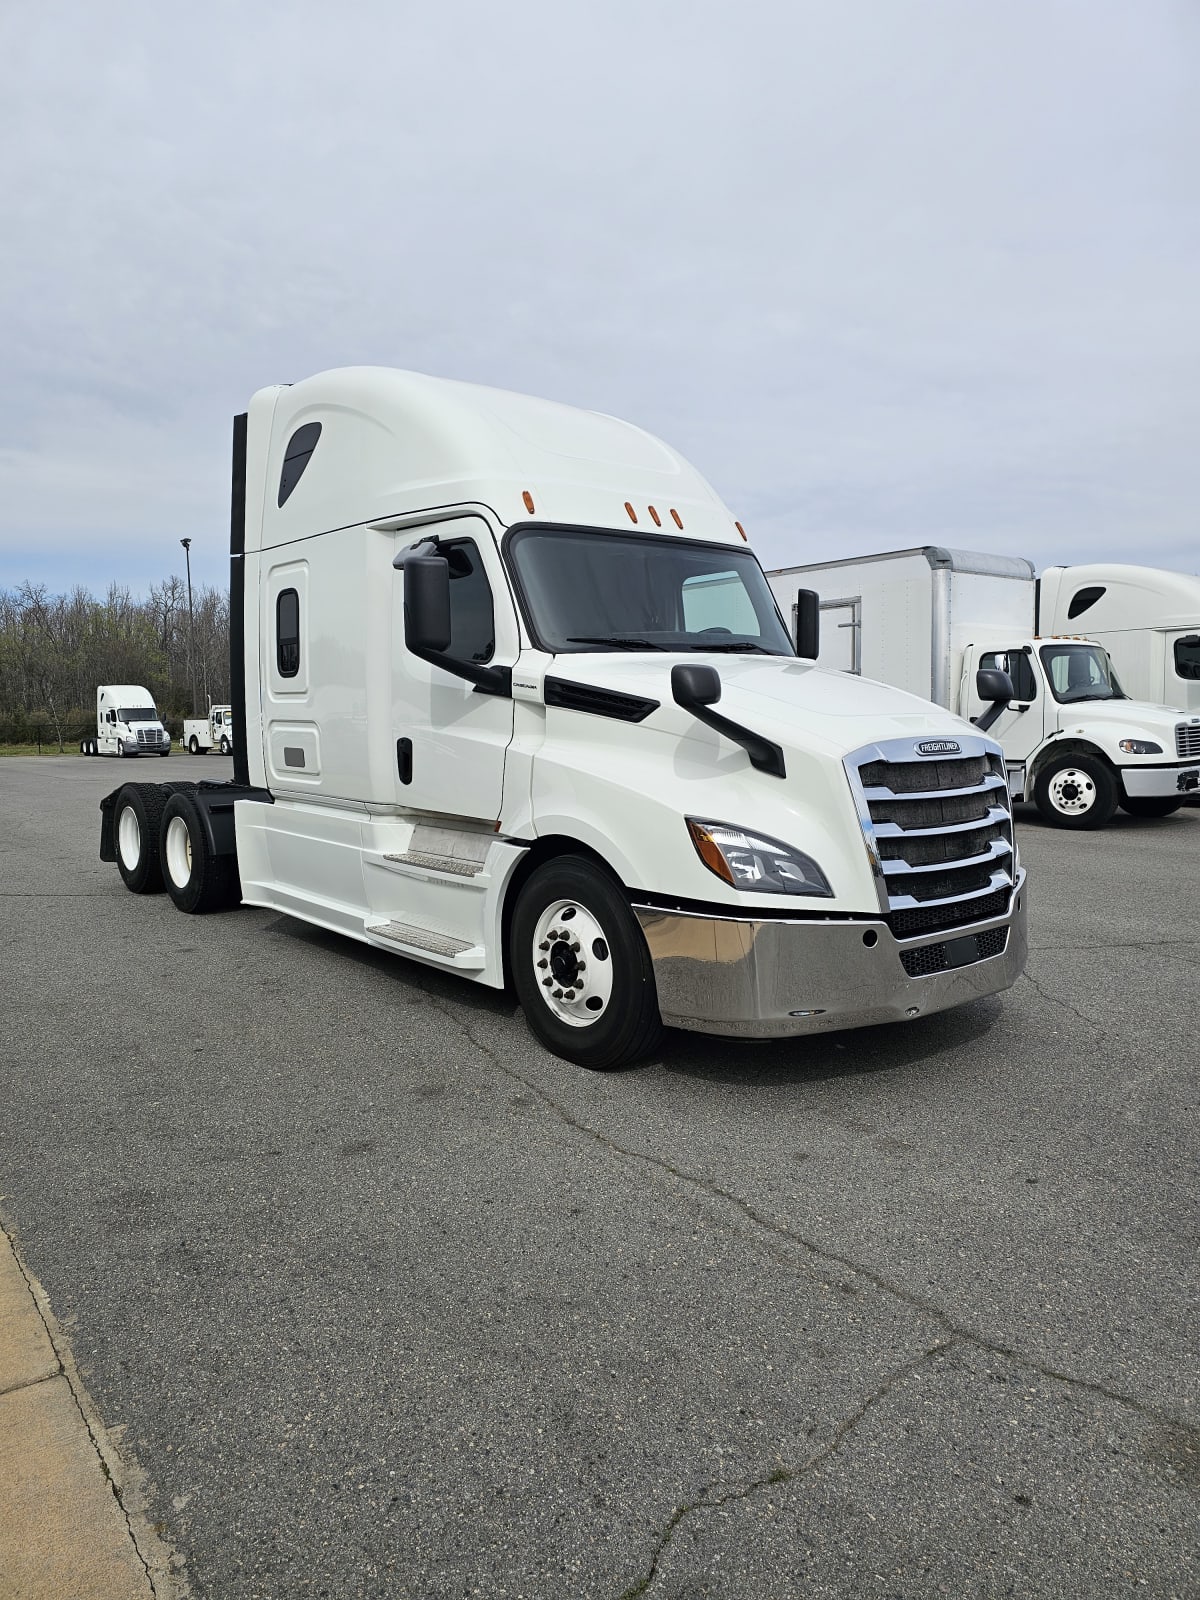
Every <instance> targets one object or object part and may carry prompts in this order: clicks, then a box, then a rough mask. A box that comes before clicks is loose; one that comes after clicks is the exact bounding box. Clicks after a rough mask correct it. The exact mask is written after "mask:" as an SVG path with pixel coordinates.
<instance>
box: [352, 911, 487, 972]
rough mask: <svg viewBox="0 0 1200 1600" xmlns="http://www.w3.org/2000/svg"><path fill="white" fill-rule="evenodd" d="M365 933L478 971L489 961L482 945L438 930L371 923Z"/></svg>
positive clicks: (407, 923) (424, 954) (449, 963)
mask: <svg viewBox="0 0 1200 1600" xmlns="http://www.w3.org/2000/svg"><path fill="white" fill-rule="evenodd" d="M363 932H364V933H365V934H366V935H367V936H368V937H369V938H371V939H385V940H386V941H387V942H388V943H389V944H395V945H399V946H400V947H401V948H402V949H406V950H413V951H420V953H421V954H422V955H423V956H437V957H438V958H439V959H440V960H442V961H444V962H446V963H447V964H448V965H450V966H454V967H465V968H470V969H475V970H478V969H479V968H481V967H482V966H483V965H484V962H485V959H486V957H485V952H484V949H483V946H482V945H478V944H471V942H470V941H469V940H467V939H455V938H452V937H451V936H450V935H449V934H447V933H440V932H438V930H437V929H436V928H419V927H417V926H416V925H415V924H414V923H411V922H368V923H365V924H364V925H363Z"/></svg>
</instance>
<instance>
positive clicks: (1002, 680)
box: [975, 667, 1017, 733]
mask: <svg viewBox="0 0 1200 1600" xmlns="http://www.w3.org/2000/svg"><path fill="white" fill-rule="evenodd" d="M975 692H976V694H977V695H978V696H979V698H980V699H981V700H990V701H991V702H992V703H991V705H990V706H988V708H987V710H986V711H985V712H984V713H983V715H982V716H981V717H977V718H976V719H975V726H976V727H977V728H978V729H979V731H980V733H986V732H987V731H988V729H989V728H990V727H991V725H992V723H993V722H995V720H996V718H997V717H998V716H999V715H1000V713H1001V712H1002V711H1003V710H1004V708H1005V706H1006V705H1008V704H1009V702H1010V701H1012V700H1015V699H1016V698H1017V691H1016V690H1015V689H1014V688H1013V681H1012V679H1011V678H1010V677H1009V675H1008V673H1007V672H1001V671H1000V669H999V668H998V667H980V669H979V671H978V672H977V673H976V674H975Z"/></svg>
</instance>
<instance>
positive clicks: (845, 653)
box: [770, 545, 1200, 828]
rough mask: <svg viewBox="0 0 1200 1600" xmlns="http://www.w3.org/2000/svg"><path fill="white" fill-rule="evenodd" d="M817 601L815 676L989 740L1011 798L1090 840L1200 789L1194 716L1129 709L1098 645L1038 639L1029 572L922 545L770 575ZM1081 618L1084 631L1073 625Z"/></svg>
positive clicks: (1024, 565)
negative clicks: (902, 699)
mask: <svg viewBox="0 0 1200 1600" xmlns="http://www.w3.org/2000/svg"><path fill="white" fill-rule="evenodd" d="M770 579H771V586H772V589H773V590H774V592H775V594H776V596H777V597H778V598H779V599H780V601H781V602H784V603H786V601H787V598H788V596H789V595H791V594H792V593H793V591H794V590H795V587H796V585H797V583H801V582H802V583H805V584H810V585H811V586H812V587H813V588H814V589H816V591H817V592H818V594H819V596H820V608H821V629H822V634H821V637H822V645H821V652H820V656H819V661H820V663H821V665H829V666H833V667H837V668H839V669H841V670H843V671H848V672H853V673H857V674H861V675H862V676H863V677H866V678H872V679H875V680H876V681H878V682H880V683H888V684H892V685H894V686H895V687H897V688H901V689H906V690H908V691H909V692H910V693H912V694H915V695H919V696H921V697H923V698H924V697H928V698H930V699H932V700H935V701H936V702H937V703H938V704H939V705H944V706H947V707H950V708H952V709H954V710H956V711H957V712H958V713H959V714H960V715H961V716H963V717H966V718H968V719H970V720H971V721H972V722H973V723H975V725H976V726H977V727H979V728H981V729H984V730H986V731H987V732H988V733H989V734H991V735H992V736H993V737H994V738H996V739H998V740H999V741H1000V743H1001V745H1002V746H1003V749H1004V759H1005V765H1006V769H1007V773H1008V780H1009V787H1010V790H1011V793H1012V795H1013V797H1014V798H1015V799H1027V800H1033V801H1035V802H1036V804H1037V806H1038V809H1039V810H1040V811H1041V812H1042V814H1043V816H1045V817H1046V818H1047V819H1048V820H1049V821H1050V822H1052V823H1054V824H1056V825H1057V826H1059V827H1064V828H1092V827H1098V826H1100V825H1101V824H1103V823H1105V822H1107V821H1108V820H1109V819H1110V818H1111V817H1112V815H1113V813H1114V811H1115V810H1116V809H1117V807H1118V806H1121V807H1123V808H1124V810H1126V811H1127V812H1129V813H1131V814H1132V815H1134V816H1144V817H1161V816H1166V815H1168V814H1169V813H1170V812H1172V811H1175V810H1177V809H1178V807H1179V806H1181V805H1182V804H1183V803H1184V802H1185V800H1186V799H1187V798H1188V797H1189V796H1190V795H1192V794H1194V793H1195V792H1196V791H1197V789H1198V788H1200V715H1193V714H1189V713H1188V712H1187V711H1185V710H1182V709H1171V708H1169V707H1164V706H1162V705H1155V704H1149V703H1146V702H1141V701H1135V700H1132V699H1130V698H1128V697H1127V695H1126V693H1125V691H1124V688H1123V686H1122V684H1121V682H1120V680H1119V678H1118V677H1117V675H1116V674H1115V673H1114V671H1113V667H1112V663H1111V661H1110V660H1109V658H1108V655H1107V653H1106V651H1105V649H1104V647H1103V645H1101V644H1099V643H1097V642H1096V641H1095V640H1092V639H1090V638H1086V637H1084V636H1082V635H1081V634H1079V633H1078V630H1076V631H1075V632H1074V633H1073V634H1072V635H1071V636H1066V637H1044V636H1042V635H1040V634H1039V632H1038V627H1037V583H1036V580H1035V578H1034V571H1033V567H1032V565H1031V563H1030V562H1028V561H1025V560H1022V559H1021V558H1019V557H1014V556H995V555H986V554H980V553H977V552H974V551H966V550H948V549H943V548H941V547H938V546H932V545H929V546H924V547H922V548H918V549H914V550H897V551H892V552H889V553H887V554H884V555H877V556H862V557H859V558H858V559H855V560H851V561H829V562H820V563H818V564H816V565H810V566H803V567H789V568H786V569H783V570H781V571H777V572H774V573H772V574H770ZM1080 620H1081V621H1082V620H1084V619H1083V618H1080Z"/></svg>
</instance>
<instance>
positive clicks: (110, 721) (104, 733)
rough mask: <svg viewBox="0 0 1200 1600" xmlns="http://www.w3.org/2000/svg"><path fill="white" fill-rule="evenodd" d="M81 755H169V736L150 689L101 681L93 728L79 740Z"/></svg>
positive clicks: (97, 692)
mask: <svg viewBox="0 0 1200 1600" xmlns="http://www.w3.org/2000/svg"><path fill="white" fill-rule="evenodd" d="M79 753H80V755H84V756H169V755H170V754H171V735H170V734H169V733H168V732H167V730H166V728H164V727H163V721H162V718H161V717H160V716H159V714H158V710H157V708H156V706H155V704H154V696H153V695H152V694H151V693H150V691H149V689H143V688H142V687H141V685H140V684H136V683H102V684H101V685H100V686H99V688H98V689H97V690H96V731H95V733H94V734H86V735H85V736H84V737H83V738H82V739H81V740H80V741H79Z"/></svg>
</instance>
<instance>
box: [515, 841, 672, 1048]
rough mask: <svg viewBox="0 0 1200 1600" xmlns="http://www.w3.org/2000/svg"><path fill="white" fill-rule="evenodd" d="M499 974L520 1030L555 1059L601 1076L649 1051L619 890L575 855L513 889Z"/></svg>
mask: <svg viewBox="0 0 1200 1600" xmlns="http://www.w3.org/2000/svg"><path fill="white" fill-rule="evenodd" d="M509 970H510V972H511V974H512V980H513V985H514V987H515V988H516V991H517V995H518V997H519V999H520V1001H521V1005H522V1007H523V1008H524V1011H525V1018H526V1021H527V1022H528V1023H529V1026H530V1028H531V1030H532V1031H533V1033H534V1034H535V1035H536V1036H537V1038H538V1039H539V1040H540V1041H541V1042H542V1044H544V1045H545V1046H546V1048H547V1049H549V1050H552V1051H553V1052H554V1054H555V1055H558V1056H563V1057H565V1058H566V1060H568V1061H574V1062H576V1063H577V1064H578V1065H579V1066H581V1067H591V1068H593V1069H595V1070H597V1071H608V1070H611V1069H612V1068H614V1067H623V1066H628V1065H629V1064H630V1063H632V1062H634V1061H638V1060H640V1059H641V1058H642V1057H643V1056H645V1055H647V1054H648V1053H649V1052H650V1051H651V1050H652V1049H653V1048H654V1046H655V1044H657V1042H658V1039H659V1037H660V1035H661V1033H662V1020H661V1018H660V1016H659V1011H658V995H657V992H656V990H655V986H654V966H653V963H652V962H651V960H650V952H649V950H648V949H647V948H646V940H645V938H644V936H643V934H642V930H641V928H640V927H639V926H638V924H637V920H636V918H635V917H634V915H633V912H632V911H631V910H630V908H629V902H628V900H627V899H626V897H625V894H624V892H623V890H622V889H621V886H620V885H619V884H618V883H617V882H616V881H615V880H614V879H613V878H611V877H610V876H609V875H608V874H607V873H606V872H604V871H602V870H601V869H600V868H599V867H597V866H595V865H593V863H592V862H590V861H587V860H585V859H584V858H583V857H581V856H560V857H558V858H556V859H555V860H553V861H548V862H546V863H545V865H544V866H541V867H538V868H536V869H535V870H534V872H533V873H532V874H531V875H530V877H529V880H528V882H527V883H526V884H525V885H524V886H523V888H522V889H521V891H520V893H519V895H518V897H517V904H516V908H515V910H514V912H513V919H512V927H511V929H510V936H509Z"/></svg>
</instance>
